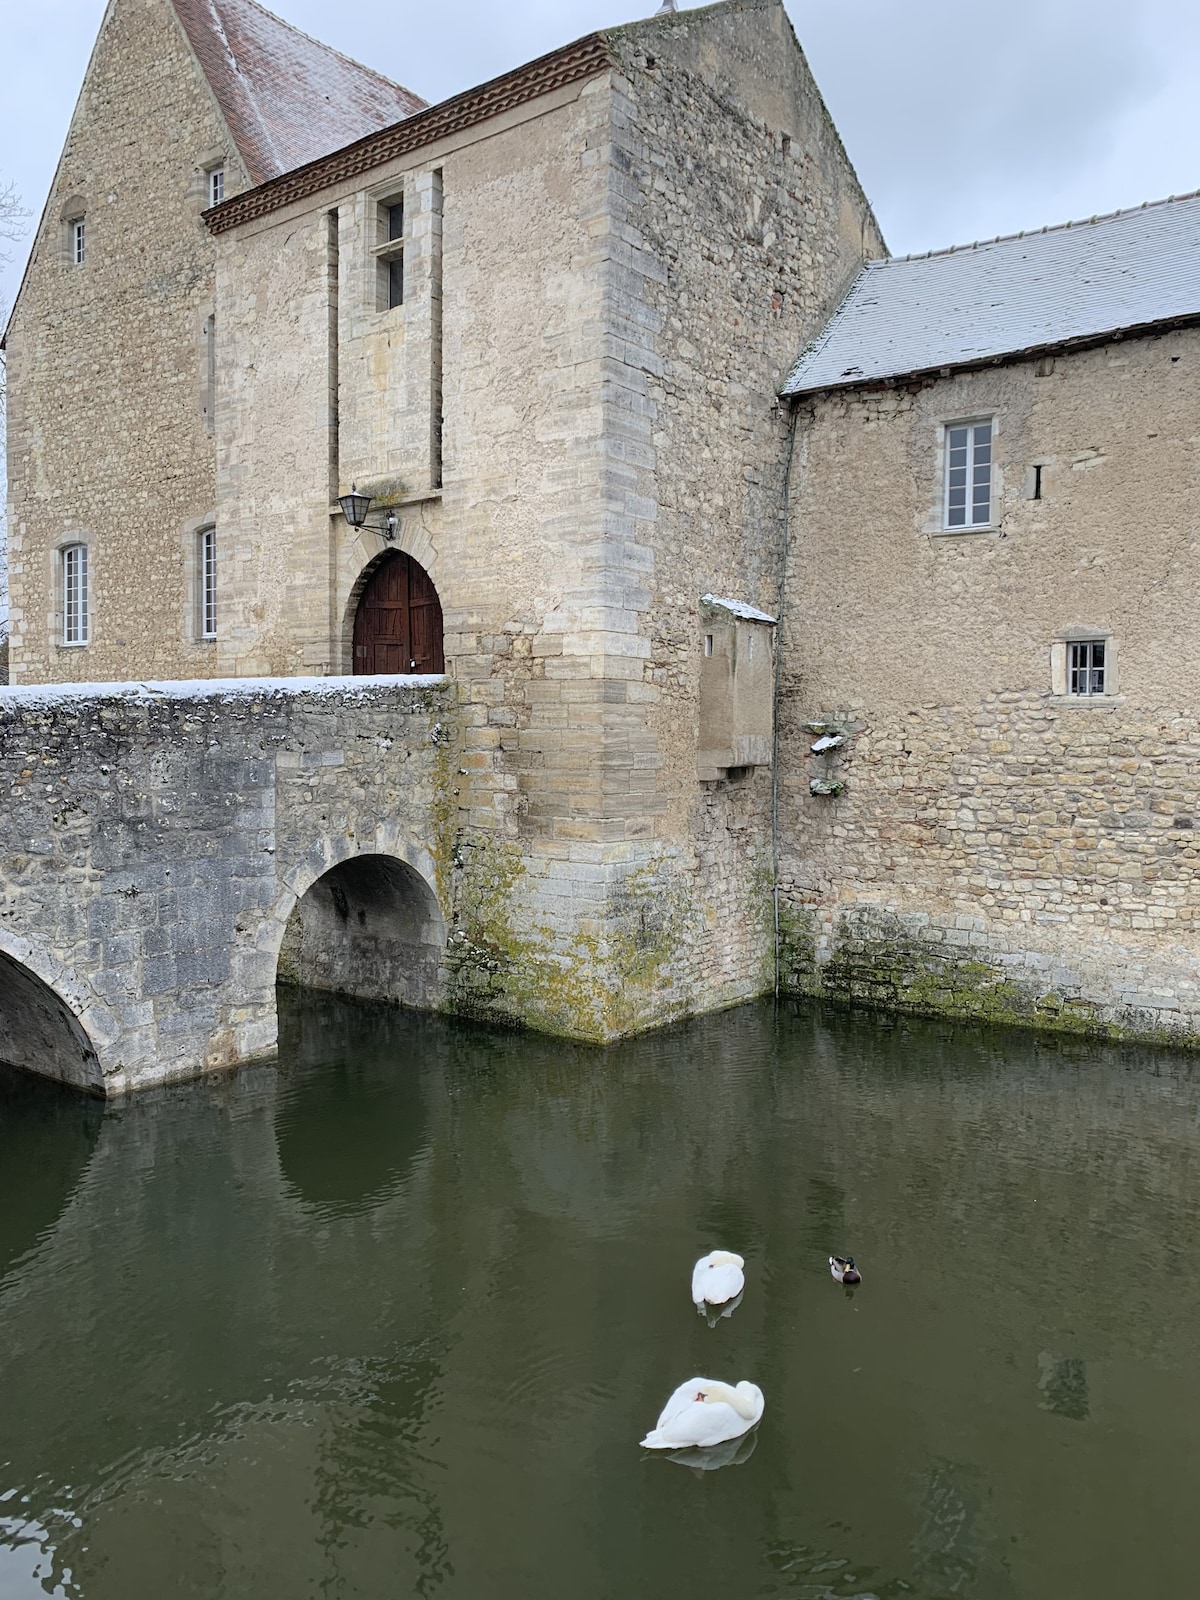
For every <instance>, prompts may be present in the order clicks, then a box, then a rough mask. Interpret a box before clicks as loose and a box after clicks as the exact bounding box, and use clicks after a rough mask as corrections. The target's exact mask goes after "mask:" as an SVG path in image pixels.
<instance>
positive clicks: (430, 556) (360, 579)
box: [340, 528, 449, 678]
mask: <svg viewBox="0 0 1200 1600" xmlns="http://www.w3.org/2000/svg"><path fill="white" fill-rule="evenodd" d="M363 542H365V541H363ZM371 542H372V544H373V545H374V546H375V548H374V549H373V550H372V552H371V554H370V555H369V556H368V558H367V560H366V561H364V563H363V565H362V566H361V567H360V568H359V570H358V575H357V577H356V578H355V579H354V582H353V583H352V584H351V585H350V592H349V594H348V595H347V597H346V604H345V606H344V607H343V610H342V637H341V641H340V643H341V667H340V671H341V674H342V676H343V677H347V678H348V677H353V676H355V673H354V624H355V619H356V617H357V616H358V603H359V601H360V600H361V599H362V597H363V593H364V592H365V590H366V588H367V585H368V584H369V583H370V581H371V579H372V578H373V577H374V576H375V574H376V572H377V571H378V570H379V568H380V567H381V566H382V565H383V563H384V562H385V561H386V560H387V558H388V557H389V556H391V555H396V554H400V555H406V556H407V557H408V558H409V560H410V561H415V562H416V564H417V565H418V566H419V567H424V569H425V571H426V573H427V574H428V577H429V581H430V583H432V584H433V587H434V590H435V591H436V593H437V597H438V603H439V604H440V605H441V608H442V619H443V628H442V658H443V660H445V656H446V639H445V625H444V624H445V616H446V602H445V599H444V597H443V594H442V586H441V584H440V583H439V582H438V579H437V571H436V568H437V565H438V560H437V556H436V554H435V553H434V549H433V544H432V542H431V540H430V539H429V537H428V535H427V534H426V533H425V532H424V530H421V531H420V532H419V533H418V535H417V537H416V538H406V537H405V533H404V530H403V528H402V531H401V532H400V534H399V535H398V537H397V538H395V539H394V540H392V541H390V542H389V543H386V544H385V543H384V542H383V540H382V539H380V538H378V537H377V536H372V539H371ZM448 670H449V668H448V666H447V671H448Z"/></svg>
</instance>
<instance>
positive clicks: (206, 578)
mask: <svg viewBox="0 0 1200 1600" xmlns="http://www.w3.org/2000/svg"><path fill="white" fill-rule="evenodd" d="M196 599H197V618H196V621H197V626H198V631H199V634H200V637H201V638H202V639H215V638H216V637H217V530H216V529H215V528H201V530H200V532H199V533H198V534H197V535H196Z"/></svg>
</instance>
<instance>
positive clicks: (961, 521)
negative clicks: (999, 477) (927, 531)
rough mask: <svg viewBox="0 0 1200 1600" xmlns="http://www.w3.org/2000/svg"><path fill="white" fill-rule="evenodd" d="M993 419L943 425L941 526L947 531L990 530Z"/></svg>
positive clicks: (985, 418)
mask: <svg viewBox="0 0 1200 1600" xmlns="http://www.w3.org/2000/svg"><path fill="white" fill-rule="evenodd" d="M993 433H994V426H993V419H992V418H991V417H981V418H978V419H976V420H975V421H972V422H951V423H947V425H946V445H945V454H946V482H945V499H944V516H943V522H942V526H943V527H944V528H946V529H947V530H948V531H954V530H957V529H964V530H965V529H969V528H986V527H990V525H991V521H992V436H993Z"/></svg>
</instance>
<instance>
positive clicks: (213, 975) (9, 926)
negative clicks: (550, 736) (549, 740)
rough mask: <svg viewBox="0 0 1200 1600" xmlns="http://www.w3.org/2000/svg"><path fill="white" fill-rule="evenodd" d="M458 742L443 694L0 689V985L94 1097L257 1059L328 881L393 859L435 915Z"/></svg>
mask: <svg viewBox="0 0 1200 1600" xmlns="http://www.w3.org/2000/svg"><path fill="white" fill-rule="evenodd" d="M457 741H458V718H457V713H456V701H455V689H454V686H453V685H452V684H451V683H449V682H448V681H447V680H446V679H445V678H442V677H436V678H435V677H402V678H344V679H335V678H311V679H303V678H300V679H297V678H279V679H245V680H242V679H213V680H203V681H200V682H194V683H161V684H156V683H131V684H119V683H108V684H103V683H101V684H83V685H76V684H72V685H45V686H37V687H29V688H16V689H6V690H3V691H0V795H3V796H4V798H5V802H6V803H5V806H4V810H3V813H2V816H0V982H2V981H3V980H4V979H6V978H9V979H12V980H13V981H14V982H15V981H17V979H18V978H20V981H21V982H24V983H25V984H26V986H27V987H28V985H29V983H30V982H32V981H35V980H38V981H40V982H41V983H42V984H44V985H46V986H47V993H46V995H45V996H44V997H43V998H44V999H45V1001H46V1005H45V1006H44V1007H43V1014H45V1015H49V1012H50V1011H51V1010H52V1009H53V1002H54V996H57V1000H58V1002H59V1003H61V1005H62V1006H65V1007H66V1008H67V1009H68V1010H69V1012H70V1014H71V1017H73V1018H74V1020H75V1023H77V1024H78V1025H79V1026H81V1027H82V1029H83V1032H84V1034H85V1035H86V1037H87V1039H88V1040H89V1041H90V1044H91V1047H92V1050H93V1051H94V1057H95V1059H94V1061H93V1062H92V1063H91V1065H90V1066H88V1067H87V1068H86V1071H85V1072H84V1078H85V1079H86V1086H87V1087H91V1088H93V1089H95V1090H97V1091H98V1092H100V1093H105V1094H112V1093H121V1092H124V1091H126V1090H129V1089H132V1088H138V1087H142V1086H145V1085H146V1084H150V1083H156V1082H162V1081H166V1080H170V1079H175V1078H185V1077H193V1076H196V1075H197V1074H199V1073H202V1072H205V1071H209V1070H212V1069H214V1068H217V1067H222V1066H226V1065H232V1064H233V1063H235V1062H238V1061H244V1060H248V1059H252V1058H253V1057H255V1056H261V1055H263V1054H264V1053H269V1052H270V1050H271V1049H272V1048H273V1046H274V1042H275V1026H276V1024H275V980H276V967H277V960H278V955H279V949H280V945H281V943H282V939H283V933H284V928H285V926H286V924H287V920H288V917H289V915H290V913H291V911H292V909H293V907H294V906H295V905H296V903H297V900H298V899H299V898H300V897H301V896H302V895H304V894H305V893H306V891H307V890H308V889H309V888H310V887H311V886H312V885H313V884H314V883H315V882H317V880H318V879H320V878H321V877H322V876H323V875H324V874H325V873H327V872H328V871H329V870H330V869H331V868H334V867H337V866H339V864H341V863H345V862H346V861H348V860H350V858H352V857H357V856H364V855H373V856H385V857H388V858H390V859H391V861H392V862H393V863H399V864H400V866H401V867H402V868H403V869H404V870H405V871H407V872H411V873H414V874H416V875H417V877H419V878H420V879H421V880H422V881H423V883H424V884H425V885H426V886H427V889H428V893H429V903H430V905H431V906H436V905H437V904H438V903H439V902H441V903H443V904H444V899H445V895H446V892H447V891H446V886H445V885H444V884H443V883H442V882H441V881H440V880H441V879H442V877H443V876H444V875H445V866H444V863H445V862H446V861H447V860H448V858H449V854H450V847H449V841H448V840H447V839H443V838H442V837H441V832H442V831H445V829H446V828H448V827H451V826H452V823H451V822H450V821H449V820H448V819H450V818H452V817H453V815H454V805H453V801H452V800H451V799H449V791H450V790H452V789H453V787H454V785H455V779H454V776H453V775H454V773H455V772H456V771H457V766H458V762H457V753H456V745H457ZM28 974H33V979H32V980H31V979H29V977H28ZM51 991H52V992H51ZM39 992H40V991H39ZM36 1010H37V1007H36V1006H34V1005H33V1003H32V1002H31V1003H30V1006H29V1007H27V1008H26V1011H27V1013H28V1015H29V1016H30V1017H32V1016H33V1015H34V1014H35V1012H36ZM47 1025H48V1026H49V1024H47ZM30 1026H31V1027H32V1023H31V1024H30ZM10 1031H11V1030H10ZM35 1031H36V1030H35ZM2 1035H3V1030H2V1029H0V1047H2V1048H0V1056H2V1057H3V1058H4V1059H9V1060H11V1059H13V1057H14V1055H16V1056H20V1055H21V1050H22V1048H23V1046H22V1044H21V1041H20V1039H17V1040H16V1041H15V1042H14V1040H13V1039H12V1038H7V1039H6V1038H4V1037H3V1036H2ZM25 1044H26V1046H27V1047H28V1050H29V1051H30V1052H31V1053H32V1054H31V1058H30V1059H18V1060H17V1062H16V1064H17V1065H22V1066H29V1067H32V1068H33V1069H34V1070H53V1069H52V1068H51V1069H47V1068H46V1067H45V1066H44V1064H42V1063H39V1061H38V1060H36V1059H33V1058H32V1055H36V1050H37V1044H38V1041H37V1039H36V1038H34V1037H32V1035H31V1036H29V1037H27V1038H26V1041H25ZM65 1052H66V1046H64V1047H63V1050H60V1052H59V1055H60V1056H63V1057H64V1058H65ZM56 1075H59V1076H63V1075H65V1074H64V1073H63V1072H61V1071H60V1072H58V1073H57V1074H56ZM72 1081H75V1080H72Z"/></svg>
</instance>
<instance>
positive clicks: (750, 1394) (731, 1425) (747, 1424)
mask: <svg viewBox="0 0 1200 1600" xmlns="http://www.w3.org/2000/svg"><path fill="white" fill-rule="evenodd" d="M765 1405H766V1401H765V1400H764V1399H763V1392H762V1390H761V1389H760V1388H759V1387H758V1385H757V1384H755V1383H747V1382H746V1381H745V1379H743V1380H742V1382H741V1383H739V1384H738V1385H737V1387H736V1388H734V1387H731V1386H730V1385H729V1384H727V1383H718V1382H717V1381H716V1380H715V1379H714V1378H689V1379H688V1381H687V1382H686V1383H681V1384H680V1385H679V1387H678V1389H676V1391H675V1393H674V1394H673V1395H672V1396H671V1398H670V1399H669V1400H668V1401H667V1403H666V1405H665V1406H664V1407H663V1408H662V1415H661V1416H660V1417H659V1419H658V1423H657V1426H655V1427H654V1428H652V1429H651V1431H650V1432H649V1433H648V1434H647V1435H646V1437H645V1438H644V1439H643V1440H642V1445H643V1446H644V1448H645V1449H647V1450H684V1449H686V1448H687V1447H688V1446H689V1445H709V1444H721V1443H723V1442H724V1441H725V1440H726V1439H736V1438H738V1437H739V1436H740V1435H741V1434H743V1433H748V1432H749V1431H750V1429H751V1428H752V1427H753V1426H754V1424H755V1423H756V1422H757V1421H758V1420H759V1418H760V1417H761V1416H762V1414H763V1407H764V1406H765Z"/></svg>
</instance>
